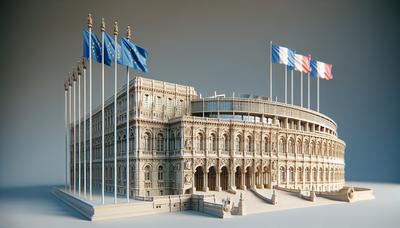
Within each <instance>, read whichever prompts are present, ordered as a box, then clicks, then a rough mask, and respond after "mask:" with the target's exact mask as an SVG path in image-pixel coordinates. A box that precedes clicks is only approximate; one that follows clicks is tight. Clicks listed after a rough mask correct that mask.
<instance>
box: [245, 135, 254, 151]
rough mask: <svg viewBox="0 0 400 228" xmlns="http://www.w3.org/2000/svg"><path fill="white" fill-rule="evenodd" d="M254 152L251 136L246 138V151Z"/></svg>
mask: <svg viewBox="0 0 400 228" xmlns="http://www.w3.org/2000/svg"><path fill="white" fill-rule="evenodd" d="M253 150H254V142H253V137H252V136H251V135H248V136H247V137H246V151H247V152H253Z"/></svg>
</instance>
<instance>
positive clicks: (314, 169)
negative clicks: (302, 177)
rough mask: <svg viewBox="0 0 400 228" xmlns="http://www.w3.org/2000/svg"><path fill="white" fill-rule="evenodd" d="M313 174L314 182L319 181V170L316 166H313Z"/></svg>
mask: <svg viewBox="0 0 400 228" xmlns="http://www.w3.org/2000/svg"><path fill="white" fill-rule="evenodd" d="M312 174H313V180H314V182H317V181H318V171H317V168H316V167H314V168H313V173H312Z"/></svg>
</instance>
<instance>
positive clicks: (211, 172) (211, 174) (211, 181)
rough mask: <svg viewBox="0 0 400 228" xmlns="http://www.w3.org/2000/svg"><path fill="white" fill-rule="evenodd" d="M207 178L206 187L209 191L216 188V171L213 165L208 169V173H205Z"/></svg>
mask: <svg viewBox="0 0 400 228" xmlns="http://www.w3.org/2000/svg"><path fill="white" fill-rule="evenodd" d="M207 175H208V176H207V179H208V183H207V184H208V188H209V189H210V190H211V191H215V190H216V189H217V172H216V171H215V167H214V166H211V167H210V168H209V169H208V174H207Z"/></svg>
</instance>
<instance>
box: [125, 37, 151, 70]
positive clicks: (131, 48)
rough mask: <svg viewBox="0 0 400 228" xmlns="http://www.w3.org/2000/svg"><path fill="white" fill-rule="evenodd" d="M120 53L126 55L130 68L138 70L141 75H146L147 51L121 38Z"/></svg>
mask: <svg viewBox="0 0 400 228" xmlns="http://www.w3.org/2000/svg"><path fill="white" fill-rule="evenodd" d="M121 45H122V53H126V54H127V56H126V57H127V58H128V61H129V65H128V66H130V67H131V68H134V69H139V70H141V71H142V72H143V73H147V71H148V69H147V63H146V62H147V55H148V54H147V51H146V50H145V49H144V48H141V47H139V46H136V45H135V44H134V43H132V42H130V41H129V40H128V39H126V38H122V40H121Z"/></svg>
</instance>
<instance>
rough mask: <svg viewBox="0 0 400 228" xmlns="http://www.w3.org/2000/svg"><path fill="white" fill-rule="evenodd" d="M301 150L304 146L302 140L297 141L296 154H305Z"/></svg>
mask: <svg viewBox="0 0 400 228" xmlns="http://www.w3.org/2000/svg"><path fill="white" fill-rule="evenodd" d="M301 148H302V146H301V141H300V139H299V140H297V148H296V153H298V154H302V153H303V152H302V151H301Z"/></svg>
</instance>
